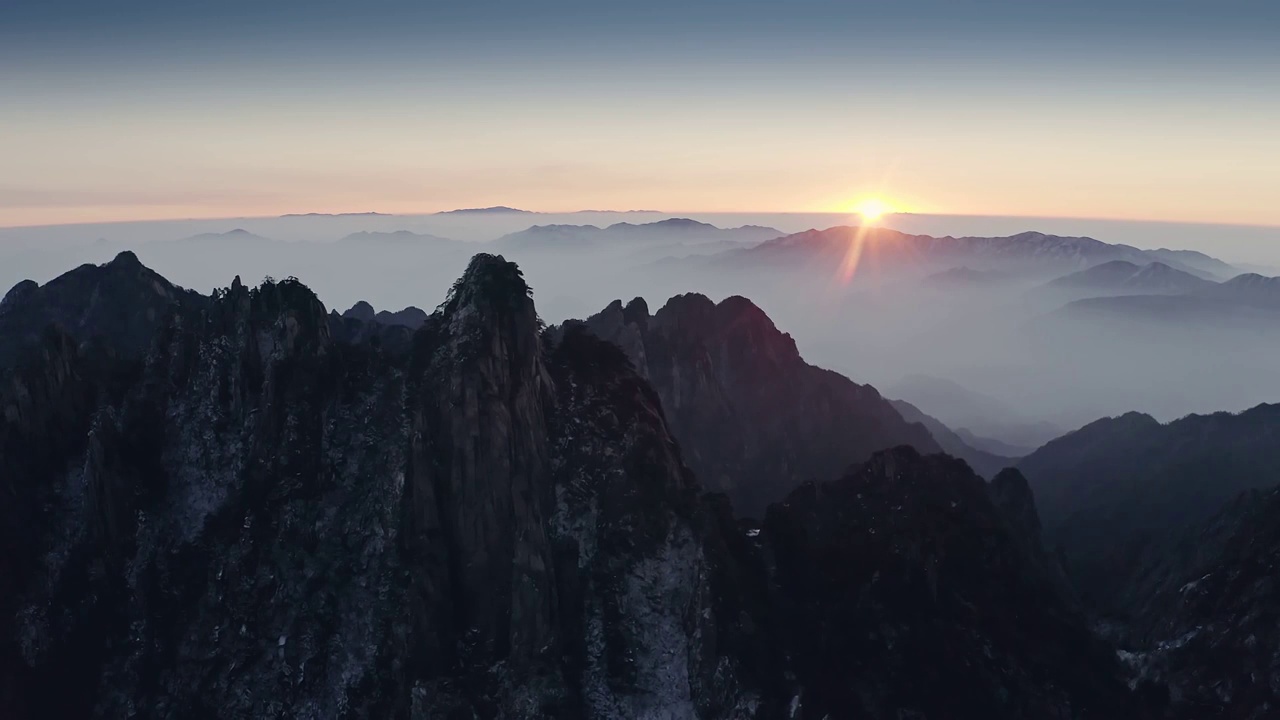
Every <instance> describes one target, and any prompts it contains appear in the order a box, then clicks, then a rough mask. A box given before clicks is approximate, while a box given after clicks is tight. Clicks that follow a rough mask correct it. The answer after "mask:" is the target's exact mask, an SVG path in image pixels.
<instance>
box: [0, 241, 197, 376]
mask: <svg viewBox="0 0 1280 720" xmlns="http://www.w3.org/2000/svg"><path fill="white" fill-rule="evenodd" d="M205 302H206V299H205V298H202V297H201V296H199V295H197V294H196V293H193V292H191V291H188V290H184V289H182V288H180V287H177V286H175V285H173V284H172V283H170V282H169V281H168V280H165V279H164V278H163V277H161V276H160V275H159V274H157V273H155V272H154V271H152V270H151V269H149V268H147V267H146V266H144V265H142V263H140V262H139V261H138V258H137V256H136V255H134V254H133V253H131V252H129V251H124V252H121V253H120V254H118V255H117V256H116V257H115V259H113V260H112V261H111V262H108V263H106V264H103V265H81V266H80V267H78V268H76V269H74V270H72V271H70V272H67V273H64V274H62V275H59V276H58V277H56V278H54V279H53V280H50V281H49V282H47V283H45V284H44V285H37V284H36V283H34V282H31V281H23V282H21V283H19V284H18V285H17V286H15V287H14V288H13V289H12V290H10V291H9V293H8V294H7V295H6V296H5V299H4V302H3V303H0V368H3V367H6V366H10V365H11V364H12V363H13V362H14V361H15V360H16V358H17V356H18V354H19V353H20V352H21V349H22V348H23V347H26V346H29V345H31V344H32V343H34V342H36V341H37V340H38V339H39V337H40V334H41V333H42V332H43V331H44V330H45V328H47V327H48V326H50V325H52V326H56V327H58V328H60V329H61V330H62V331H63V332H65V333H67V334H69V335H70V336H71V337H72V338H74V339H75V340H76V341H78V342H86V341H88V340H90V339H92V338H101V339H102V340H103V341H104V342H105V343H106V344H107V345H108V346H109V347H110V348H111V349H112V350H113V351H115V352H117V353H120V354H121V355H124V356H129V357H135V358H136V357H140V356H141V355H142V354H143V353H145V352H146V350H147V348H148V347H149V346H150V343H151V339H152V337H153V336H154V334H155V332H156V330H157V329H158V328H160V327H161V326H162V325H163V324H164V323H165V322H166V320H167V318H168V316H169V315H170V314H171V313H173V312H175V311H177V310H180V309H185V310H191V311H197V310H198V309H199V308H200V307H201V306H203V304H204V303H205Z"/></svg>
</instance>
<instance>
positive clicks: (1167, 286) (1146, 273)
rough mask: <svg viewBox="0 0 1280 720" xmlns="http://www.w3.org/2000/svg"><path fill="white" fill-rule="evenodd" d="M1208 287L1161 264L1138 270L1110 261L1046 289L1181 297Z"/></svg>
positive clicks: (1062, 279) (1149, 264) (1051, 284)
mask: <svg viewBox="0 0 1280 720" xmlns="http://www.w3.org/2000/svg"><path fill="white" fill-rule="evenodd" d="M1212 285H1214V283H1213V281H1211V280H1205V279H1203V278H1201V277H1197V276H1196V275H1192V274H1191V273H1188V272H1184V271H1182V270H1175V269H1174V268H1172V267H1169V266H1168V265H1166V264H1164V263H1162V262H1152V263H1147V264H1146V265H1142V266H1138V265H1135V264H1133V263H1131V262H1127V261H1125V260H1112V261H1111V262H1105V263H1102V264H1101V265H1095V266H1093V267H1091V268H1089V269H1087V270H1081V271H1079V272H1074V273H1071V274H1070V275H1066V276H1064V277H1060V278H1058V279H1056V280H1053V281H1052V282H1050V283H1049V284H1048V287H1049V288H1051V289H1055V290H1084V291H1089V292H1099V291H1101V292H1108V293H1115V294H1127V295H1181V294H1185V293H1192V292H1197V291H1203V290H1205V289H1206V288H1208V287H1210V286H1212Z"/></svg>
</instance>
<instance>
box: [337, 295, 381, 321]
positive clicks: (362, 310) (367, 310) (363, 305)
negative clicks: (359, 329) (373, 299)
mask: <svg viewBox="0 0 1280 720" xmlns="http://www.w3.org/2000/svg"><path fill="white" fill-rule="evenodd" d="M376 314H377V313H376V312H375V311H374V309H373V306H372V305H370V304H369V303H367V302H365V301H364V300H361V301H359V302H357V303H356V304H355V305H352V306H351V308H350V309H349V310H347V311H346V312H344V313H342V317H344V318H352V319H355V320H359V321H361V322H373V316H374V315H376Z"/></svg>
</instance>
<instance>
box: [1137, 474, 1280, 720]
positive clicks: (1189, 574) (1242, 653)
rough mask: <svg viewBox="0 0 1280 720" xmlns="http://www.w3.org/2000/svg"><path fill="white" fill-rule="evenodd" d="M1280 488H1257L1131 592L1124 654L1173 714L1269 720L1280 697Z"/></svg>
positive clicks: (1191, 536) (1147, 571)
mask: <svg viewBox="0 0 1280 720" xmlns="http://www.w3.org/2000/svg"><path fill="white" fill-rule="evenodd" d="M1277 563H1280V491H1278V490H1275V489H1270V490H1266V491H1257V490H1254V491H1249V492H1246V493H1244V494H1242V495H1239V496H1237V497H1236V498H1234V499H1233V500H1232V501H1231V502H1230V503H1229V504H1228V505H1227V506H1226V507H1225V508H1223V509H1222V510H1221V511H1220V512H1218V513H1217V514H1215V515H1214V516H1213V517H1212V518H1211V519H1209V520H1208V521H1206V522H1204V523H1201V524H1199V525H1197V526H1195V527H1194V528H1192V529H1190V530H1189V531H1187V532H1186V533H1185V534H1183V535H1182V536H1180V537H1179V538H1178V539H1177V542H1176V543H1172V544H1171V545H1170V548H1169V549H1168V550H1167V551H1166V552H1164V553H1161V554H1160V555H1158V556H1153V557H1152V558H1151V559H1150V561H1149V562H1148V564H1147V566H1145V567H1143V568H1142V572H1141V573H1140V574H1139V575H1138V577H1137V578H1136V582H1135V583H1134V585H1135V592H1133V593H1132V594H1131V595H1130V596H1129V597H1128V598H1126V599H1127V601H1128V607H1127V609H1128V610H1129V612H1130V613H1131V617H1132V618H1133V626H1132V627H1131V628H1130V629H1129V631H1128V637H1127V638H1126V645H1128V646H1129V649H1128V650H1127V651H1125V652H1124V653H1122V657H1123V658H1124V659H1125V660H1126V661H1127V662H1128V663H1129V664H1130V665H1131V666H1132V667H1133V669H1134V671H1135V674H1136V675H1137V677H1139V678H1141V679H1142V681H1143V682H1146V683H1151V684H1153V685H1154V686H1156V687H1166V688H1167V690H1166V691H1165V692H1167V694H1168V700H1167V703H1168V705H1169V708H1168V711H1167V714H1166V716H1167V717H1171V718H1178V719H1180V720H1181V719H1185V720H1197V719H1199V718H1210V717H1212V718H1237V717H1238V718H1263V717H1269V716H1270V715H1271V714H1272V711H1273V710H1274V708H1275V707H1276V706H1277V704H1278V703H1280V689H1278V688H1280V662H1278V661H1277V659H1276V648H1277V647H1280V585H1277V584H1276V582H1275V568H1276V565H1277Z"/></svg>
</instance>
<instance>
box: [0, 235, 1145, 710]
mask: <svg viewBox="0 0 1280 720" xmlns="http://www.w3.org/2000/svg"><path fill="white" fill-rule="evenodd" d="M178 304H179V306H180V307H179V310H180V312H175V313H171V314H170V316H169V317H170V318H171V320H170V321H169V322H167V323H162V324H161V325H160V326H159V327H158V328H157V329H156V331H155V336H154V338H153V341H152V343H151V345H150V349H149V350H148V351H147V353H146V355H145V357H126V356H122V355H117V354H114V353H102V352H98V351H97V349H96V348H94V347H91V346H85V345H82V344H79V343H77V342H75V341H74V340H73V339H72V338H71V337H70V336H68V335H66V334H65V333H62V332H60V331H57V330H52V331H50V332H48V333H45V334H44V335H43V336H42V337H41V339H40V341H39V343H38V344H37V345H35V346H28V347H27V348H25V350H24V352H23V355H22V358H21V359H20V361H19V363H18V364H17V366H16V369H15V371H14V373H13V374H12V376H11V378H10V381H9V382H7V383H5V384H4V385H3V386H0V408H2V409H3V412H0V478H3V483H4V485H3V487H4V490H5V493H6V497H5V502H4V503H0V558H2V560H0V582H2V583H3V586H4V587H5V588H6V592H4V593H0V711H3V715H4V717H6V718H13V719H14V720H29V719H32V718H44V717H91V716H92V717H119V716H126V715H128V716H142V717H162V716H163V717H171V716H173V717H263V716H272V717H367V718H372V717H402V718H438V717H467V718H474V717H505V718H512V719H517V720H533V719H534V718H538V719H548V720H549V719H550V718H582V719H584V720H585V719H588V718H590V719H594V718H602V719H603V718H617V717H635V718H641V717H645V718H658V717H663V718H688V719H692V718H700V719H707V720H720V719H724V720H728V719H729V718H734V719H738V718H759V719H760V720H766V719H767V720H775V719H778V720H781V719H782V718H789V719H799V720H818V719H819V718H822V717H849V716H854V717H863V718H869V719H870V720H900V719H901V718H903V717H915V718H948V717H954V716H955V713H956V710H955V708H965V709H966V711H969V710H972V711H973V712H975V713H977V714H978V715H980V716H982V717H987V718H996V719H1001V718H1008V719H1009V720H1015V719H1017V718H1040V717H1072V718H1080V719H1082V720H1085V719H1088V720H1092V719H1093V718H1120V717H1142V716H1141V715H1140V714H1139V712H1138V711H1139V710H1141V708H1137V707H1135V706H1134V704H1133V703H1134V701H1135V698H1134V696H1133V695H1132V694H1130V693H1129V692H1128V690H1127V688H1126V687H1125V685H1124V676H1123V669H1122V668H1120V667H1119V665H1118V664H1117V663H1116V661H1115V656H1114V654H1113V652H1112V651H1111V649H1110V648H1109V647H1108V646H1107V645H1106V643H1105V642H1104V641H1102V640H1100V639H1099V638H1097V637H1096V636H1095V635H1093V634H1092V633H1091V632H1090V630H1089V628H1088V626H1087V625H1086V623H1085V619H1084V618H1083V617H1082V616H1081V615H1080V614H1079V613H1078V612H1076V611H1075V610H1074V609H1073V606H1072V604H1071V602H1070V601H1069V600H1068V599H1066V598H1064V597H1063V596H1062V595H1061V594H1059V593H1058V592H1057V589H1056V585H1055V584H1054V582H1053V579H1052V572H1051V569H1050V568H1046V567H1045V566H1044V564H1043V563H1042V561H1041V559H1040V555H1039V554H1038V553H1037V552H1036V551H1035V547H1034V544H1035V543H1034V540H1033V538H1031V537H1030V535H1029V533H1028V532H1027V531H1026V527H1027V521H1026V518H1027V517H1029V513H1032V512H1034V510H1033V507H1032V506H1031V505H1030V499H1029V493H1025V492H1019V491H1018V483H1019V477H1020V476H1017V475H1016V474H1009V473H1002V474H1001V476H1000V477H999V478H998V480H999V481H1000V482H999V483H993V485H992V486H990V487H988V486H987V484H985V483H983V481H982V480H981V479H979V478H978V477H976V476H975V475H974V474H973V473H972V472H971V471H970V470H969V468H968V467H967V466H966V465H964V464H963V463H961V462H958V461H955V460H952V459H950V458H946V457H944V456H940V455H935V456H921V455H920V454H919V453H917V452H915V451H914V450H911V449H907V448H899V449H895V450H890V451H885V452H881V453H877V454H875V455H874V456H872V457H871V458H870V459H869V460H868V461H867V462H866V463H865V464H863V465H862V466H860V467H856V468H853V469H851V470H850V471H849V472H848V473H846V474H845V475H844V476H843V478H842V479H839V480H836V481H835V482H832V483H829V484H821V485H819V484H806V485H804V486H802V487H801V488H799V489H797V490H795V491H793V492H792V494H791V495H790V496H788V497H787V498H786V499H785V501H784V502H782V503H780V504H778V505H775V506H773V507H772V508H770V509H769V511H768V512H767V513H766V514H765V517H764V520H763V522H762V523H750V522H741V521H738V520H736V519H735V518H734V517H733V515H732V514H731V512H730V511H729V507H728V500H727V499H726V498H724V497H723V496H714V495H712V496H703V497H699V489H698V486H697V484H696V479H695V477H694V475H693V474H692V473H691V472H690V470H689V469H688V468H687V467H686V466H685V464H684V461H683V459H682V458H683V453H682V450H681V447H680V446H679V445H678V444H677V442H676V441H675V439H674V438H673V437H672V434H671V432H670V430H669V429H668V424H667V420H666V411H665V410H664V407H663V403H662V399H661V397H660V395H659V393H658V392H656V391H655V390H654V389H653V387H652V386H651V385H650V384H649V383H648V382H647V381H646V380H645V379H644V377H642V376H641V375H640V374H639V373H638V372H637V371H636V370H635V369H633V368H632V366H631V363H630V361H629V360H628V358H627V357H626V355H625V354H624V353H623V352H622V351H621V350H619V348H618V347H617V346H616V345H614V344H612V343H608V342H604V341H601V340H599V339H597V338H596V337H594V335H592V334H591V333H589V332H587V331H586V330H585V328H584V327H583V326H582V325H571V326H566V327H563V328H559V329H556V330H554V331H543V330H542V329H541V324H540V322H539V320H538V317H537V314H536V311H535V308H534V305H533V301H532V298H531V290H530V288H529V287H528V285H527V284H526V283H525V282H524V280H523V277H522V275H521V273H520V271H519V269H518V268H516V266H515V265H513V264H511V263H508V262H506V261H504V260H503V259H502V258H500V257H495V256H491V255H483V254H482V255H478V256H476V257H475V258H474V259H473V260H472V261H471V263H470V264H469V265H468V267H467V269H466V271H465V273H464V274H463V276H462V278H461V279H460V280H459V281H458V283H456V284H455V285H454V287H453V289H452V291H451V292H450V293H449V295H448V297H447V298H446V300H445V302H444V303H443V304H442V305H441V306H440V308H439V309H438V310H437V311H436V312H435V313H433V314H432V315H431V316H430V317H429V318H428V320H427V322H426V323H425V324H424V325H423V326H422V327H421V328H420V329H418V330H417V331H416V332H414V333H413V334H412V336H411V337H410V342H409V344H408V345H407V346H406V347H405V348H404V351H403V352H400V351H394V352H393V351H388V349H387V348H385V347H383V346H381V345H379V344H378V343H377V342H374V341H373V340H372V339H367V340H360V341H356V342H349V341H347V340H345V339H344V338H343V337H340V336H336V335H335V334H333V333H332V332H331V330H330V328H331V327H332V325H331V323H330V321H331V319H332V317H333V316H332V315H330V314H326V310H325V308H324V306H323V305H322V304H321V303H320V302H319V300H318V298H316V296H315V295H314V294H313V293H312V292H311V291H310V290H309V289H308V288H306V287H305V286H304V285H302V284H301V283H299V282H298V281H296V280H292V279H290V280H285V281H281V282H274V281H267V282H264V283H263V284H262V285H261V286H259V287H257V288H252V289H250V288H247V287H245V286H244V285H242V284H241V283H240V282H239V281H238V280H237V281H235V282H233V283H232V285H231V286H230V287H229V288H226V289H223V290H219V291H217V292H215V293H214V294H213V295H211V296H210V297H208V298H198V299H191V301H190V304H188V298H187V296H180V297H179V299H178ZM695 304H696V300H695ZM713 307H714V306H713ZM746 309H747V308H746V307H745V306H743V305H742V304H741V303H731V304H730V305H729V306H728V307H727V310H746ZM103 322H104V324H103V325H101V326H99V327H95V328H93V329H92V334H94V335H95V336H105V337H110V336H111V335H112V334H113V330H114V329H115V328H116V326H117V324H118V323H120V322H127V318H121V317H120V316H118V315H112V316H106V317H104V318H103ZM361 322H362V321H361V320H359V319H357V318H354V317H353V318H346V319H343V323H344V324H345V323H361ZM658 324H659V325H660V324H661V323H658ZM739 337H741V336H739ZM751 337H756V336H755V335H752V336H751ZM766 337H767V335H766ZM7 339H8V338H7V337H0V340H6V341H7ZM744 339H745V338H744ZM761 339H763V338H761ZM658 347H659V346H655V349H657V348H658ZM737 349H739V350H746V349H748V348H746V347H742V346H737ZM765 351H767V349H765ZM814 372H819V373H820V372H821V371H814ZM844 383H847V381H844ZM849 386H852V383H847V384H846V385H840V387H845V388H846V390H847V388H848V387H849ZM853 387H856V386H853ZM1020 518H1021V519H1020Z"/></svg>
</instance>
